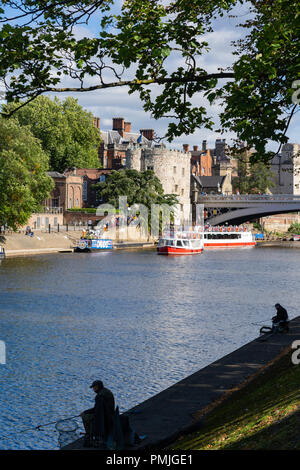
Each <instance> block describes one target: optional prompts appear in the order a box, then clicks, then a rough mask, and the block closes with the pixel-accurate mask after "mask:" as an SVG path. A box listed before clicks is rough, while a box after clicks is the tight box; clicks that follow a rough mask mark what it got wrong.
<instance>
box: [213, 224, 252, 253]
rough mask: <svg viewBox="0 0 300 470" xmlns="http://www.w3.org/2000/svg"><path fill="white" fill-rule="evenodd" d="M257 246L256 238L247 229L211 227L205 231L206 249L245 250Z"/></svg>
mask: <svg viewBox="0 0 300 470" xmlns="http://www.w3.org/2000/svg"><path fill="white" fill-rule="evenodd" d="M255 245H256V241H255V237H254V235H252V233H251V232H250V231H249V230H247V229H246V228H245V227H233V226H230V227H227V226H218V227H209V228H206V229H205V231H204V248H205V249H207V248H208V249H210V248H243V247H252V246H255Z"/></svg>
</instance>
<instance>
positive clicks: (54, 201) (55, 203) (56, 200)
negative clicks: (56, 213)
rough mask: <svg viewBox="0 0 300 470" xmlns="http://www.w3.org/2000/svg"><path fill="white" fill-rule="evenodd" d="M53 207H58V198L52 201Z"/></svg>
mask: <svg viewBox="0 0 300 470" xmlns="http://www.w3.org/2000/svg"><path fill="white" fill-rule="evenodd" d="M51 205H52V207H58V198H54V199H52V201H51Z"/></svg>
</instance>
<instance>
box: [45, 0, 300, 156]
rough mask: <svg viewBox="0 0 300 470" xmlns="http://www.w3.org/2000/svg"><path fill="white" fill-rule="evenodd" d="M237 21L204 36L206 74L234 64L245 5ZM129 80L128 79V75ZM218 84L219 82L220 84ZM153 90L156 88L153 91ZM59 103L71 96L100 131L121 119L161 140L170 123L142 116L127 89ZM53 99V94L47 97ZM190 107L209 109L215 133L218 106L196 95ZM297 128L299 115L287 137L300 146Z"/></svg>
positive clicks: (84, 30) (87, 29) (202, 136)
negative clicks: (94, 119) (95, 120)
mask: <svg viewBox="0 0 300 470" xmlns="http://www.w3.org/2000/svg"><path fill="white" fill-rule="evenodd" d="M121 3H122V2H121V0H117V1H116V4H117V7H118V6H120V4H121ZM233 14H235V15H236V16H237V17H236V18H228V17H226V18H223V19H219V20H216V21H215V23H214V32H213V33H209V34H207V35H206V37H205V38H204V39H206V40H207V42H208V43H209V44H210V45H211V52H210V53H208V54H206V55H205V56H203V57H202V58H201V60H200V61H199V63H198V65H199V66H202V67H203V68H205V69H206V70H207V71H208V72H209V73H210V72H217V71H218V68H219V67H222V68H226V67H228V66H230V65H231V64H232V62H233V55H232V45H231V42H232V41H233V40H236V39H237V38H239V37H240V36H241V34H243V31H244V30H242V29H241V28H238V27H237V24H238V23H239V22H243V21H245V19H246V16H247V14H248V7H247V5H244V7H243V10H241V9H240V8H237V9H235V11H233ZM99 20H100V16H98V15H96V16H94V17H93V19H92V21H91V22H90V23H89V24H88V25H79V26H76V28H75V30H74V31H75V36H76V38H77V39H79V38H82V37H85V36H87V37H93V36H96V35H97V31H98V24H99ZM168 61H169V64H168V65H169V67H170V69H174V67H176V66H178V64H179V62H178V57H176V56H174V57H173V58H171V59H170V58H169V59H168ZM128 78H129V75H128ZM94 83H95V81H94V79H92V78H90V79H88V80H87V82H86V83H85V86H89V85H92V84H94ZM220 84H222V82H221V81H220ZM68 85H72V86H74V82H72V81H71V80H70V81H68V80H67V81H64V82H63V83H62V85H61V86H68ZM152 88H153V89H154V90H155V86H154V87H152ZM57 95H58V97H59V98H60V99H64V98H65V97H67V96H73V97H75V98H77V99H78V103H79V104H80V105H81V106H83V108H85V109H86V110H88V111H90V112H92V113H93V115H94V116H97V117H99V118H100V127H101V130H110V129H111V128H112V118H113V117H123V118H124V119H125V121H128V122H131V123H132V131H133V132H139V130H140V129H149V128H151V129H152V128H153V129H154V130H155V133H156V134H157V135H158V136H163V135H164V134H165V132H166V129H167V125H168V123H169V122H170V120H168V119H159V120H155V119H153V118H152V117H151V114H150V113H149V112H145V111H144V110H143V107H142V103H141V102H140V100H139V96H138V94H137V93H135V94H132V95H128V88H127V87H120V88H113V89H108V90H96V91H93V92H84V93H73V94H72V93H58V94H57ZM50 96H51V97H54V94H50ZM193 103H194V104H196V105H200V106H202V105H205V106H207V107H208V109H209V112H208V114H209V115H210V116H212V118H213V120H214V121H215V123H216V126H215V129H218V114H219V112H220V106H219V105H216V104H214V105H213V106H210V105H209V104H208V102H207V100H205V99H204V98H203V97H202V96H201V95H200V94H198V95H196V96H195V97H194V99H193ZM299 124H300V113H298V114H296V116H295V117H294V118H293V120H292V123H291V125H290V128H289V131H288V133H287V135H288V137H289V139H290V141H291V142H298V143H299V142H300V139H299V131H298V129H299ZM234 137H235V135H234V134H233V133H230V132H228V133H226V134H223V135H221V134H219V133H217V132H216V131H210V130H207V129H198V130H197V131H196V132H195V133H194V134H192V135H183V136H181V137H178V138H176V139H174V141H173V142H172V143H168V142H167V141H165V143H166V145H167V147H168V148H174V149H181V148H182V146H183V144H189V145H190V148H191V147H192V146H194V145H198V146H199V147H200V146H201V144H202V141H203V140H207V142H208V146H209V147H214V143H215V139H217V138H226V139H227V141H228V142H229V143H230V142H231V139H233V138H234ZM277 147H278V144H276V143H273V144H272V143H270V146H269V148H270V149H272V150H275V149H276V150H277Z"/></svg>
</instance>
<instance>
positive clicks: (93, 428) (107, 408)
mask: <svg viewBox="0 0 300 470" xmlns="http://www.w3.org/2000/svg"><path fill="white" fill-rule="evenodd" d="M90 388H92V389H93V390H94V392H95V393H96V396H95V406H94V408H90V409H89V410H85V411H83V412H82V413H81V415H80V416H81V418H82V422H83V426H84V429H85V432H86V434H85V438H84V447H91V446H92V445H93V438H95V439H96V440H97V441H100V440H102V441H103V442H104V443H106V442H107V439H108V436H109V435H110V434H111V433H112V431H113V425H114V421H113V419H114V411H115V399H114V395H113V393H112V392H111V391H110V390H109V389H108V388H105V387H104V386H103V382H102V381H101V380H95V381H94V382H93V383H92V385H91V386H90Z"/></svg>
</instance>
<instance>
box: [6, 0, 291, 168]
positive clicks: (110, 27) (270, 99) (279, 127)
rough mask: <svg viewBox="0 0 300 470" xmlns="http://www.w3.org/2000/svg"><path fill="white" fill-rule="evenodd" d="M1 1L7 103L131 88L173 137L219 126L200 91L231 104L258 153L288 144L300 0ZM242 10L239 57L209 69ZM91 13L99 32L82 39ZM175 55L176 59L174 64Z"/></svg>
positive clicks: (241, 132) (228, 118) (227, 121)
mask: <svg viewBox="0 0 300 470" xmlns="http://www.w3.org/2000/svg"><path fill="white" fill-rule="evenodd" d="M1 6H2V9H0V23H2V25H3V26H2V30H1V32H0V79H1V78H2V79H4V80H5V83H6V90H7V99H8V100H9V101H13V100H18V99H21V100H22V99H27V100H29V101H30V100H32V99H34V98H35V97H36V96H38V95H40V94H42V93H44V92H55V93H57V92H76V91H78V92H84V91H93V90H98V89H105V88H114V87H120V86H127V87H128V89H129V92H130V93H132V92H134V91H137V92H138V93H139V95H140V98H141V100H142V102H143V105H144V109H145V110H146V111H150V112H151V113H152V115H153V116H154V117H155V118H156V119H158V118H161V117H166V116H167V117H169V118H172V122H170V124H169V127H168V131H167V134H166V137H167V138H168V139H169V140H172V139H173V138H174V136H180V135H182V134H190V133H193V132H194V131H195V130H196V129H197V128H199V127H205V128H207V129H212V128H213V125H214V123H213V121H212V119H211V117H210V113H209V107H206V106H204V105H203V104H202V103H203V102H201V104H200V103H199V102H198V104H197V100H198V99H199V97H200V96H201V94H202V96H203V95H205V96H206V97H207V98H208V100H209V101H210V102H212V103H213V102H214V101H215V100H220V102H221V103H223V104H224V105H225V108H224V112H222V113H221V115H220V117H221V123H222V128H223V129H229V130H231V131H234V132H235V133H236V134H237V137H238V138H240V140H242V141H245V142H246V143H247V144H248V145H249V147H251V146H253V147H255V148H256V150H257V152H256V154H254V155H255V156H256V157H257V158H258V159H260V160H268V159H269V158H270V156H271V154H270V153H268V152H267V151H266V144H267V143H268V141H269V140H273V141H277V142H278V143H279V144H280V145H281V144H282V143H284V142H286V140H287V137H286V132H287V128H288V126H289V123H290V121H291V119H292V116H293V115H294V114H295V112H296V110H297V106H298V105H299V101H300V97H299V91H297V89H296V88H297V86H298V85H299V82H298V81H297V79H299V60H298V54H299V52H298V51H299V41H300V40H299V38H300V34H299V24H300V22H299V2H298V0H247V1H246V0H126V1H125V0H124V1H123V2H119V1H117V0H82V1H81V2H74V1H71V0H70V1H69V0H66V1H63V2H57V1H55V0H49V1H47V2H45V1H44V0H43V1H42V0H36V1H34V2H33V1H32V0H5V1H4V0H3V1H2V2H0V7H1ZM238 6H241V7H244V9H245V8H248V15H246V14H244V15H242V17H241V18H242V19H241V21H243V24H242V25H241V26H242V27H243V28H244V31H243V29H240V31H241V36H240V40H238V41H237V42H236V44H235V55H236V57H235V60H234V63H233V64H232V67H230V69H228V70H222V69H220V68H218V69H217V70H215V71H213V73H211V71H209V72H208V70H207V69H206V68H204V66H203V63H204V61H203V57H204V55H205V53H206V52H207V50H208V44H207V34H208V33H210V32H212V31H213V30H214V24H215V23H214V22H215V20H216V19H217V20H218V19H220V18H221V17H223V18H224V19H226V18H228V17H229V15H231V14H232V11H233V8H234V7H238ZM118 8H119V11H118ZM93 15H96V19H97V22H98V24H99V25H100V28H99V31H98V33H97V34H95V37H93V38H90V37H83V38H80V39H77V38H76V36H75V34H76V28H75V26H76V25H79V24H82V23H83V22H85V23H87V24H88V23H89V21H92V18H93ZM245 32H246V37H245ZM213 52H214V51H212V53H213ZM169 58H171V59H172V58H173V59H176V60H173V61H172V63H173V64H175V66H174V67H173V68H172V67H170V62H171V61H169ZM178 64H179V65H178ZM220 66H221V64H220ZM64 77H66V78H67V79H68V83H69V82H70V78H71V79H74V86H73V84H72V85H71V86H66V85H65V84H64V82H63V81H62V79H63V78H64ZM91 77H92V78H93V80H94V84H93V85H89V84H88V83H87V82H88V81H89V80H90V78H91ZM152 84H156V85H158V86H156V87H155V88H154V89H153V87H151V86H149V85H152ZM295 87H296V88H295ZM158 89H159V90H160V91H159V90H158ZM193 98H194V99H195V100H196V104H195V101H194V102H193ZM253 158H254V157H253Z"/></svg>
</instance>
